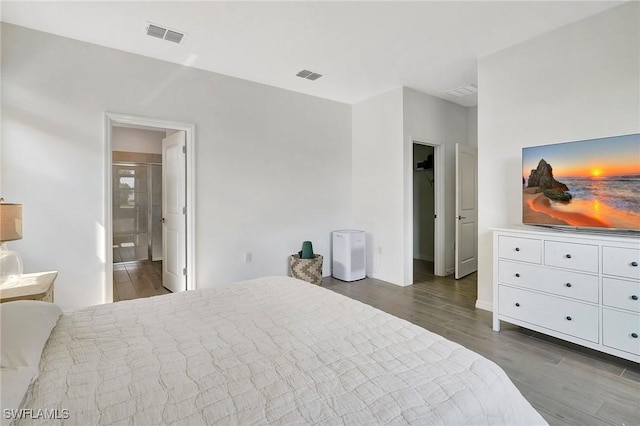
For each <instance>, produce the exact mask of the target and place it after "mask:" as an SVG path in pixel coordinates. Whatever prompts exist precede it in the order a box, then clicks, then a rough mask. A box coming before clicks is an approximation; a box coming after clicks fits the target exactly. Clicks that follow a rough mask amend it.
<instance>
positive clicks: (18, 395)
mask: <svg viewBox="0 0 640 426" xmlns="http://www.w3.org/2000/svg"><path fill="white" fill-rule="evenodd" d="M33 370H34V369H33V367H15V368H9V367H2V368H0V406H1V407H2V413H0V415H2V423H0V424H2V425H4V424H9V423H11V421H10V420H11V419H7V418H6V413H5V410H17V409H18V408H20V404H22V400H23V399H24V396H25V394H26V393H27V389H29V385H30V384H31V380H32V379H33V376H34V371H33ZM36 373H37V372H36Z"/></svg>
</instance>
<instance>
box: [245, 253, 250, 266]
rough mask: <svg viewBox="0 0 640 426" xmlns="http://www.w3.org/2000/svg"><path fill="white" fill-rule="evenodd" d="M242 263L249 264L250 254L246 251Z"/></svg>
mask: <svg viewBox="0 0 640 426" xmlns="http://www.w3.org/2000/svg"><path fill="white" fill-rule="evenodd" d="M244 263H251V252H250V251H248V252H246V253H245V254H244Z"/></svg>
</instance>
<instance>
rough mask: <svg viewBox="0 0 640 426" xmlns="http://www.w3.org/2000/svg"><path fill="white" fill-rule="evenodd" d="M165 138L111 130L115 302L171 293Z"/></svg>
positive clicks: (162, 133) (159, 132)
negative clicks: (166, 267) (165, 274)
mask: <svg viewBox="0 0 640 426" xmlns="http://www.w3.org/2000/svg"><path fill="white" fill-rule="evenodd" d="M166 136H167V130H166V129H145V128H137V127H129V126H127V127H124V126H117V125H116V126H114V127H113V128H112V132H111V159H112V166H111V169H112V185H111V189H112V238H113V239H112V244H113V301H114V302H118V301H120V300H128V299H137V298H141V297H149V296H156V295H161V294H167V293H169V290H167V289H166V287H165V286H164V285H163V280H162V269H163V268H162V266H163V265H162V260H163V239H162V237H163V235H162V234H163V232H162V217H163V215H162V201H163V200H162V197H163V192H164V191H163V185H162V171H163V170H162V169H163V167H162V140H163V139H164V138H165V137H166Z"/></svg>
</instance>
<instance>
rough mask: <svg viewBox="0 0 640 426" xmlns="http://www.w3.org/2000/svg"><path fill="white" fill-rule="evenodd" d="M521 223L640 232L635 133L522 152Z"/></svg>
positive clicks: (639, 147) (638, 138)
mask: <svg viewBox="0 0 640 426" xmlns="http://www.w3.org/2000/svg"><path fill="white" fill-rule="evenodd" d="M522 185H523V197H522V219H523V223H525V224H533V225H549V226H554V225H555V226H570V227H581V228H601V229H602V228H605V229H620V230H640V134H634V135H626V136H616V137H610V138H602V139H591V140H584V141H577V142H567V143H560V144H554V145H544V146H536V147H528V148H523V150H522Z"/></svg>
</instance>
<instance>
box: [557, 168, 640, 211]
mask: <svg viewBox="0 0 640 426" xmlns="http://www.w3.org/2000/svg"><path fill="white" fill-rule="evenodd" d="M563 181H564V183H566V184H567V186H568V187H569V193H570V194H571V195H572V196H573V197H574V198H575V199H581V200H586V201H599V202H601V203H604V204H606V205H608V206H610V207H612V208H615V209H616V210H623V211H632V212H635V213H638V214H640V175H624V176H602V177H598V178H593V177H592V178H570V177H566V178H563Z"/></svg>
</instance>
